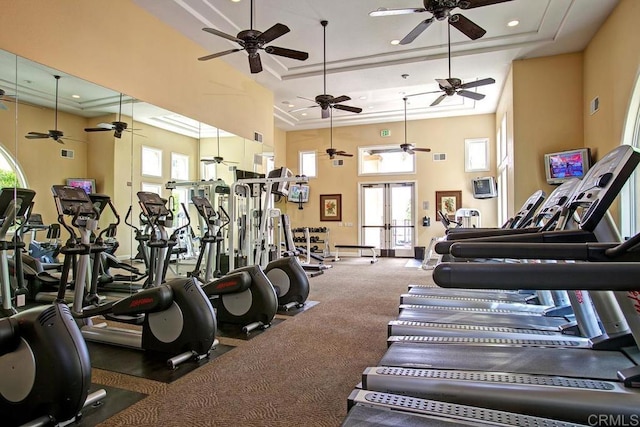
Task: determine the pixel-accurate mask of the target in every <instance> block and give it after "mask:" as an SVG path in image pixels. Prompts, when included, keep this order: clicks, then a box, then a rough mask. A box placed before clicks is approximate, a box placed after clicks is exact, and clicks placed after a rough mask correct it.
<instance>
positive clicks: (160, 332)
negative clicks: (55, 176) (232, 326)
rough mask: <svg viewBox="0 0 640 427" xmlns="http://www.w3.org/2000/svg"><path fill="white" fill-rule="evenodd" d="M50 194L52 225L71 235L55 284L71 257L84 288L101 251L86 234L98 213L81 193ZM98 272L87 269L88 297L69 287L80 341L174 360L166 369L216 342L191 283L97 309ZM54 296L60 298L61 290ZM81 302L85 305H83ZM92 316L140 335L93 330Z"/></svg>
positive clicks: (204, 303) (56, 189)
mask: <svg viewBox="0 0 640 427" xmlns="http://www.w3.org/2000/svg"><path fill="white" fill-rule="evenodd" d="M52 191H53V194H54V200H55V202H56V209H57V210H58V222H59V223H60V225H62V226H63V227H64V228H65V229H66V230H67V231H68V232H69V234H70V235H71V238H70V239H69V241H68V242H67V244H66V245H65V246H64V247H63V248H62V249H61V252H62V253H63V254H64V255H65V258H64V264H63V267H62V275H61V282H62V283H66V281H67V278H68V276H69V272H70V268H71V260H72V258H73V257H74V256H77V257H78V261H77V263H76V272H75V280H76V283H84V281H85V277H86V273H87V266H88V263H89V257H90V255H91V254H92V253H93V254H99V253H100V252H101V251H103V250H104V246H102V245H101V241H102V236H101V235H98V237H97V238H96V239H95V242H94V243H91V242H90V235H91V232H92V231H95V230H96V229H97V224H98V219H99V214H98V212H97V210H96V209H95V207H94V206H93V204H92V203H91V200H90V199H89V197H88V196H87V194H86V193H85V192H84V191H83V190H82V189H78V188H75V187H67V186H63V185H54V186H53V187H52ZM151 213H152V214H154V212H151ZM65 217H71V218H72V220H71V225H68V224H67V223H66V222H65ZM99 267H100V266H99V265H98V263H94V264H93V272H92V278H93V280H92V282H91V289H90V291H89V295H88V296H86V297H85V295H84V288H83V287H81V286H76V288H75V297H74V302H73V307H72V314H73V316H74V317H75V318H76V319H77V320H78V323H79V324H80V326H81V331H82V335H83V336H84V337H85V339H86V340H90V341H96V342H100V343H104V344H114V345H118V346H124V347H130V348H135V349H141V350H151V351H156V352H161V353H166V354H171V355H175V356H173V357H171V358H169V359H168V360H167V364H168V365H169V366H170V367H171V368H175V367H176V366H177V365H178V364H180V363H183V362H186V361H187V360H190V359H196V360H198V359H201V358H204V357H207V356H208V355H209V352H210V351H211V348H212V347H213V345H214V344H215V343H216V340H215V332H216V320H215V317H214V312H213V307H212V306H211V304H210V302H209V299H208V298H207V296H206V295H205V294H204V292H202V289H201V288H200V286H198V284H197V283H195V281H194V280H193V279H174V280H170V281H168V282H166V283H164V284H162V285H158V286H155V287H151V288H148V289H144V290H142V291H140V292H138V293H136V294H134V295H131V296H129V297H126V298H123V299H121V300H118V301H110V302H108V303H105V304H100V303H99V302H98V299H97V298H96V297H97V295H96V289H97V274H98V271H99ZM60 291H61V294H60V295H59V296H60V299H62V298H63V297H64V290H63V289H62V287H61V288H60ZM83 301H85V304H90V305H89V306H86V305H85V304H83ZM98 315H101V316H104V317H105V318H106V319H108V320H112V321H118V322H123V323H128V324H135V325H139V326H141V327H142V330H141V331H139V330H131V329H122V328H111V327H107V326H96V325H94V324H93V320H92V317H94V316H98Z"/></svg>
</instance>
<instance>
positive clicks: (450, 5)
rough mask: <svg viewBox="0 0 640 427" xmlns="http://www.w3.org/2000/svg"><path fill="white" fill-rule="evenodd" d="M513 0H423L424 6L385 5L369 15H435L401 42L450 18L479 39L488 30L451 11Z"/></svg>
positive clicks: (409, 41)
mask: <svg viewBox="0 0 640 427" xmlns="http://www.w3.org/2000/svg"><path fill="white" fill-rule="evenodd" d="M508 1H511V0H423V4H424V7H419V8H408V9H387V8H385V7H381V8H378V9H376V10H374V11H373V12H370V13H369V16H389V15H404V14H409V13H422V12H429V13H431V15H433V16H432V17H431V18H429V19H425V20H424V21H422V22H421V23H419V24H418V25H417V26H416V27H415V28H414V29H413V30H411V31H410V32H409V34H407V35H406V36H404V38H403V39H402V40H400V44H403V45H404V44H409V43H411V42H412V41H414V40H415V39H416V37H418V36H419V35H420V34H422V32H423V31H424V30H426V29H427V28H429V26H430V25H431V24H432V23H433V21H434V20H436V19H437V20H438V21H444V20H445V19H448V20H449V24H451V25H453V26H454V27H455V28H457V29H458V30H459V31H460V32H461V33H463V34H464V35H465V36H467V37H469V38H470V39H471V40H476V39H479V38H480V37H482V36H484V35H485V34H486V32H487V31H486V30H485V29H484V28H482V27H480V26H479V25H478V24H476V23H474V22H473V21H471V20H470V19H469V18H467V17H465V16H464V15H461V14H459V13H455V14H453V15H452V14H451V11H452V10H453V9H455V8H457V7H459V8H460V9H474V8H476V7H482V6H489V5H492V4H497V3H504V2H508Z"/></svg>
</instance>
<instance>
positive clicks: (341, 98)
mask: <svg viewBox="0 0 640 427" xmlns="http://www.w3.org/2000/svg"><path fill="white" fill-rule="evenodd" d="M345 101H351V98H350V97H348V96H347V95H342V96H339V97H337V98H333V99H332V100H331V103H332V104H339V103H341V102H345Z"/></svg>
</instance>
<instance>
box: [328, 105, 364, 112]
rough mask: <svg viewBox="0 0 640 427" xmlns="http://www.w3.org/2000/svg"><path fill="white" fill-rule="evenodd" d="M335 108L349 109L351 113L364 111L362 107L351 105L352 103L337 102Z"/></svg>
mask: <svg viewBox="0 0 640 427" xmlns="http://www.w3.org/2000/svg"><path fill="white" fill-rule="evenodd" d="M333 108H335V109H336V110H342V111H349V112H350V113H362V108H360V107H351V106H350V105H342V104H335V105H334V106H333Z"/></svg>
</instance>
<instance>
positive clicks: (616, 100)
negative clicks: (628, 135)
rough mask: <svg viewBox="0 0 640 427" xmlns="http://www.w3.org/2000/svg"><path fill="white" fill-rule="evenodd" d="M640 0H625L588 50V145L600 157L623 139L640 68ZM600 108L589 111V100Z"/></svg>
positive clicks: (586, 59) (583, 110) (586, 57)
mask: <svg viewBox="0 0 640 427" xmlns="http://www.w3.org/2000/svg"><path fill="white" fill-rule="evenodd" d="M639 20H640V2H638V1H637V0H622V1H620V4H619V5H618V7H616V9H615V10H614V11H613V13H612V14H611V15H610V16H609V18H608V19H607V21H606V22H605V23H604V25H603V26H602V27H601V28H600V30H599V31H598V33H597V34H596V36H595V37H594V38H593V39H592V40H591V42H590V43H589V45H588V46H587V49H586V50H585V52H584V103H583V106H582V110H581V112H582V114H583V116H584V129H585V132H584V134H585V146H587V147H589V148H591V150H592V152H594V153H595V154H596V158H600V157H602V155H604V154H606V153H607V152H609V151H610V150H612V149H613V148H614V147H616V146H617V145H619V144H620V143H621V138H622V129H623V126H624V121H625V119H626V115H627V110H628V108H629V101H630V99H631V94H632V90H633V85H634V83H635V81H636V78H637V77H638V73H639V72H640V49H639V48H638V40H640V26H639V25H638V21H639ZM596 96H597V97H599V99H600V110H599V111H598V112H597V113H595V114H593V115H590V114H589V102H590V101H591V100H592V99H593V98H594V97H596Z"/></svg>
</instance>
